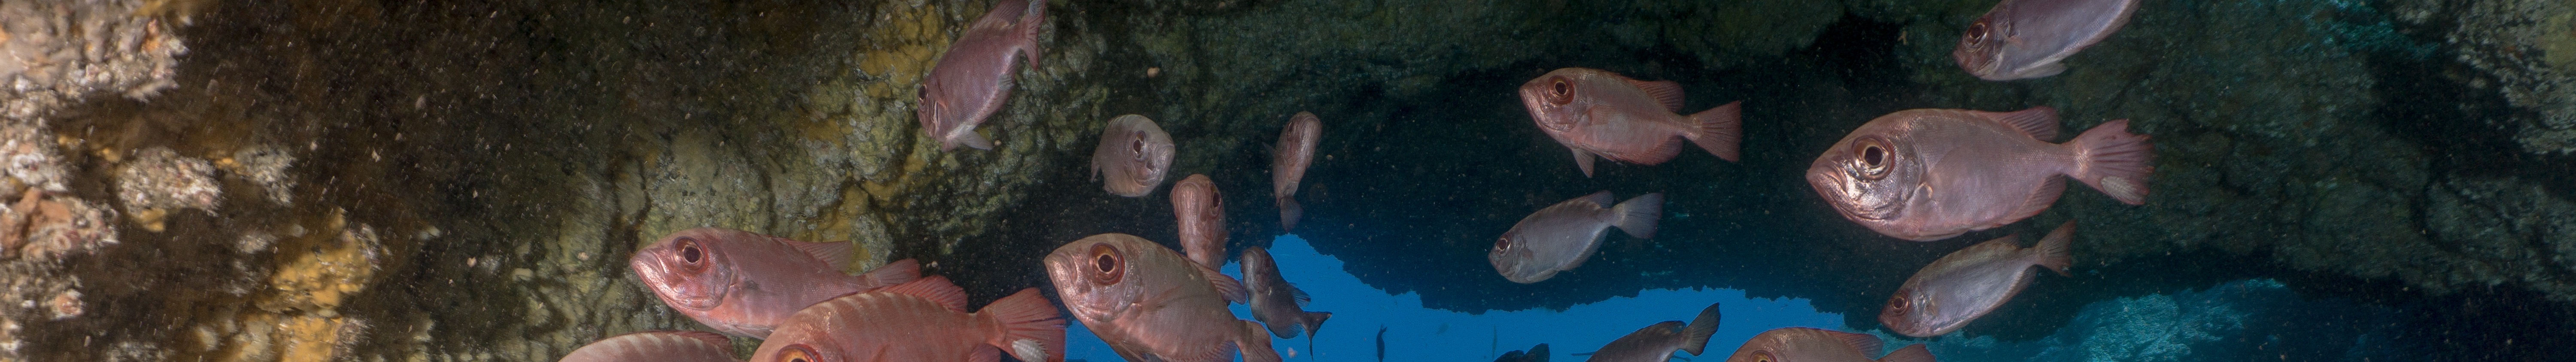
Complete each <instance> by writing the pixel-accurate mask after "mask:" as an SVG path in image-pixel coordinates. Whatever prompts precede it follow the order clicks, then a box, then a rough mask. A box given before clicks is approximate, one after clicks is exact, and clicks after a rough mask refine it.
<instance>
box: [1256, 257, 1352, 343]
mask: <svg viewBox="0 0 2576 362" xmlns="http://www.w3.org/2000/svg"><path fill="white" fill-rule="evenodd" d="M1243 284H1244V287H1245V288H1249V289H1251V291H1252V301H1251V302H1249V303H1245V304H1249V305H1251V307H1252V318H1253V319H1259V320H1261V325H1263V326H1268V327H1269V328H1270V335H1273V336H1279V338H1297V332H1298V331H1299V330H1304V331H1305V332H1306V336H1307V337H1308V338H1307V339H1314V338H1313V337H1314V336H1315V330H1317V329H1322V328H1324V319H1328V318H1332V317H1333V313H1330V312H1308V311H1306V302H1308V301H1311V300H1312V299H1313V298H1312V297H1308V296H1306V291H1304V290H1298V289H1297V285H1295V284H1288V278H1286V277H1282V276H1279V264H1278V262H1277V261H1274V260H1271V259H1270V250H1269V249H1263V248H1261V247H1258V246H1254V247H1246V248H1243Z"/></svg>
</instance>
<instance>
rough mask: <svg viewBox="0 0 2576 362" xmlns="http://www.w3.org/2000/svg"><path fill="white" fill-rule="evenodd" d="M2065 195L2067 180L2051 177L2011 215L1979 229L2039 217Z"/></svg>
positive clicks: (2033, 191) (2015, 208) (2016, 207)
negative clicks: (2059, 197)
mask: <svg viewBox="0 0 2576 362" xmlns="http://www.w3.org/2000/svg"><path fill="white" fill-rule="evenodd" d="M2065 194H2066V179H2064V178H2058V177H2054V176H2052V177H2049V178H2048V181H2041V182H2040V183H2039V188H2038V189H2033V190H2031V191H2030V197H2029V198H2025V199H2022V202H2021V205H2020V206H2015V207H2014V208H2013V212H2012V213H2011V214H2006V215H2005V216H2004V217H2003V218H2001V219H1995V222H1994V224H1991V225H1986V227H1983V228H1978V229H1979V230H1983V229H1990V228H1995V227H1999V226H2004V225H2010V224H2012V223H2013V222H2016V221H2021V220H2022V219H2028V218H2030V217H2031V216H2038V215H2039V213H2040V212H2042V211H2048V207H2049V206H2055V205H2057V198H2058V196H2061V195H2065Z"/></svg>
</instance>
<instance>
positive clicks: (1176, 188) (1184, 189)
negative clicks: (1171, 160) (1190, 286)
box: [1172, 174, 1226, 268]
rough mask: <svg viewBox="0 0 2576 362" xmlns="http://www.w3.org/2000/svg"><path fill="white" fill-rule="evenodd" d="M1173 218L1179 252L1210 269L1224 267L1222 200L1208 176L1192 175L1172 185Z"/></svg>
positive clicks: (1221, 195) (1214, 183)
mask: <svg viewBox="0 0 2576 362" xmlns="http://www.w3.org/2000/svg"><path fill="white" fill-rule="evenodd" d="M1172 216H1173V217H1175V218H1178V219H1179V220H1178V221H1179V222H1178V224H1180V229H1181V232H1180V234H1181V250H1182V251H1183V252H1185V253H1186V254H1188V255H1189V257H1190V260H1191V261H1196V262H1198V263H1199V265H1206V266H1207V267H1209V268H1224V267H1225V239H1226V234H1225V197H1224V195H1223V194H1219V193H1217V192H1216V182H1215V181H1209V180H1208V177H1207V175H1201V174H1191V175H1190V177H1187V178H1182V179H1181V182H1175V183H1172Z"/></svg>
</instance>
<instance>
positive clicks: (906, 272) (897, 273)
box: [845, 241, 921, 286]
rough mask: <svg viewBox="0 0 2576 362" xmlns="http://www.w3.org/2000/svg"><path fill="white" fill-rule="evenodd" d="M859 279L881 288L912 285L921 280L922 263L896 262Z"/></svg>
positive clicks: (906, 260)
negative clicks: (904, 284)
mask: <svg viewBox="0 0 2576 362" xmlns="http://www.w3.org/2000/svg"><path fill="white" fill-rule="evenodd" d="M845 242H846V241H845ZM859 277H861V278H867V279H868V280H869V281H870V282H873V283H876V285H881V286H882V285H896V284H903V283H911V282H912V281H914V280H920V279H921V262H918V261H913V260H912V259H904V260H896V261H894V262H892V263H886V265H884V266H879V267H877V269H876V270H869V271H868V273H867V274H861V275H859Z"/></svg>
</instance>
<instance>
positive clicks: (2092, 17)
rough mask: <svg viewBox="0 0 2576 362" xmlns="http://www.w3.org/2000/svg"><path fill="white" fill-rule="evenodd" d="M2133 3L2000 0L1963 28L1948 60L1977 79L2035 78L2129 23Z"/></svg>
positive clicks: (2053, 70)
mask: <svg viewBox="0 0 2576 362" xmlns="http://www.w3.org/2000/svg"><path fill="white" fill-rule="evenodd" d="M2137 12H2138V0H2004V1H2003V2H2002V3H1998V4H1995V8H1994V10H1988V11H1986V15H1985V16H1982V17H1978V18H1977V21H1976V22H1974V23H1969V24H1968V32H1967V33H1965V34H1961V35H1960V36H1959V47H1958V48H1956V49H1953V50H1951V51H1950V58H1952V59H1953V60H1957V61H1958V62H1959V68H1961V69H1966V70H1968V74H1973V75H1976V76H1977V78H1979V79H1985V80H1992V81H2006V80H2014V79H2028V78H2040V77H2047V76H2052V75H2057V73H2060V72H2065V71H2066V64H2063V63H2059V62H2058V61H2060V60H2065V59H2066V57H2067V56H2072V55H2075V52H2078V51H2083V50H2084V48H2085V47H2090V46H2093V44H2095V43H2101V42H2102V39H2108V38H2110V37H2111V33H2113V32H2118V31H2120V27H2121V26H2123V25H2127V24H2128V23H2129V15H2130V14H2135V13H2137Z"/></svg>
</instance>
